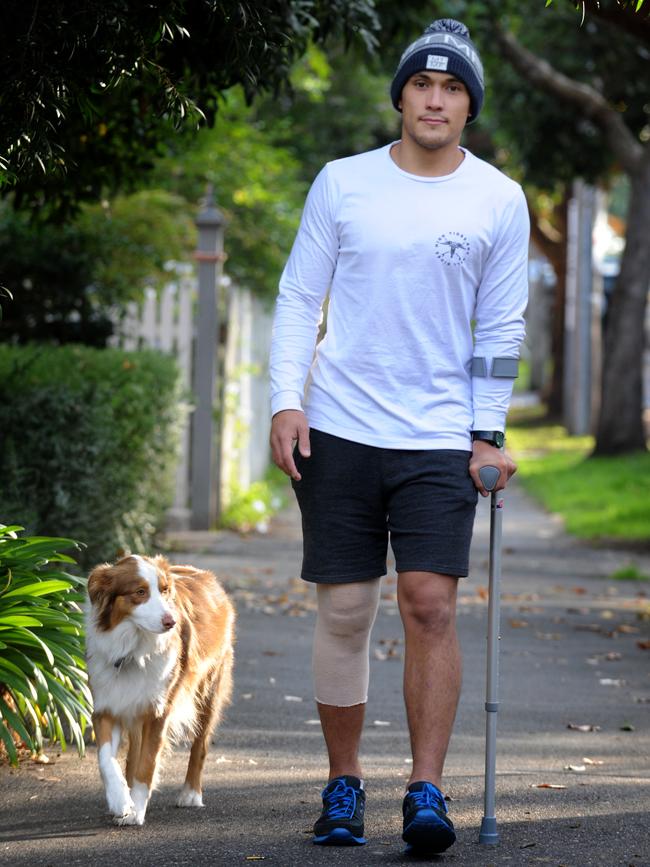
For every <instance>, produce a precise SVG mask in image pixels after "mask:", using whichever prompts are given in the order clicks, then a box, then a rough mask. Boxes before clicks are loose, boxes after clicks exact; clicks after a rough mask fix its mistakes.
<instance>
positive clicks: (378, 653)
mask: <svg viewBox="0 0 650 867" xmlns="http://www.w3.org/2000/svg"><path fill="white" fill-rule="evenodd" d="M373 656H374V657H375V659H378V660H379V661H380V662H385V661H386V660H387V659H388V654H387V653H384V651H383V650H380V649H379V648H378V647H375V649H374V651H373Z"/></svg>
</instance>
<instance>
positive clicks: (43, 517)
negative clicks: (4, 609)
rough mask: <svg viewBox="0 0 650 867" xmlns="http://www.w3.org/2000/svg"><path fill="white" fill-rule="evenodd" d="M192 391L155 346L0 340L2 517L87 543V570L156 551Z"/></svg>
mask: <svg viewBox="0 0 650 867" xmlns="http://www.w3.org/2000/svg"><path fill="white" fill-rule="evenodd" d="M180 398H181V395H180V386H179V376H178V369H177V367H176V363H175V361H174V360H173V359H172V358H171V357H169V356H166V355H163V354H162V353H158V352H155V351H153V350H146V351H140V352H123V351H121V350H113V349H101V350H97V349H92V348H90V347H85V346H79V345H74V346H64V347H55V346H48V345H31V346H26V347H16V346H8V345H0V522H2V523H4V524H20V525H22V526H24V527H25V528H26V529H27V531H28V532H29V533H32V534H38V535H45V536H66V537H69V538H72V539H76V540H77V541H79V542H81V543H82V545H83V546H84V547H83V550H82V552H81V554H80V557H79V561H80V564H81V566H82V567H83V568H84V569H87V568H88V567H89V566H92V565H94V564H95V563H97V562H100V561H102V560H112V559H114V558H115V557H116V556H117V555H118V554H119V553H120V552H121V551H122V550H132V551H146V550H147V549H148V548H149V547H150V544H151V540H152V538H153V536H154V534H155V532H156V529H157V528H158V527H159V526H160V525H161V522H162V519H163V516H164V512H165V510H166V509H167V507H168V506H169V505H170V503H171V501H172V493H173V482H174V469H175V458H176V445H177V441H178V431H179V427H180V422H181V414H182V403H181V400H180Z"/></svg>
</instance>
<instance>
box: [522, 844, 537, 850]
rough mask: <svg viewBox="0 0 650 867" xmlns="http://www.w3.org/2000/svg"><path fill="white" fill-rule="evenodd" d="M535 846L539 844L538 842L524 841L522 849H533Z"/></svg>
mask: <svg viewBox="0 0 650 867" xmlns="http://www.w3.org/2000/svg"><path fill="white" fill-rule="evenodd" d="M533 846H537V843H524V844H523V846H520V847H519V848H520V849H532V848H533Z"/></svg>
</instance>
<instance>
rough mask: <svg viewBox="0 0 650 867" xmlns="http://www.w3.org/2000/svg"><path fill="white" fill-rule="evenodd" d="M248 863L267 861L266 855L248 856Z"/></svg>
mask: <svg viewBox="0 0 650 867" xmlns="http://www.w3.org/2000/svg"><path fill="white" fill-rule="evenodd" d="M246 860H247V861H266V855H247V856H246Z"/></svg>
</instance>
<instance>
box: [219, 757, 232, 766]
mask: <svg viewBox="0 0 650 867" xmlns="http://www.w3.org/2000/svg"><path fill="white" fill-rule="evenodd" d="M226 763H227V764H229V765H231V764H232V759H227V758H226V757H225V756H219V758H218V759H217V764H218V765H223V764H226Z"/></svg>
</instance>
